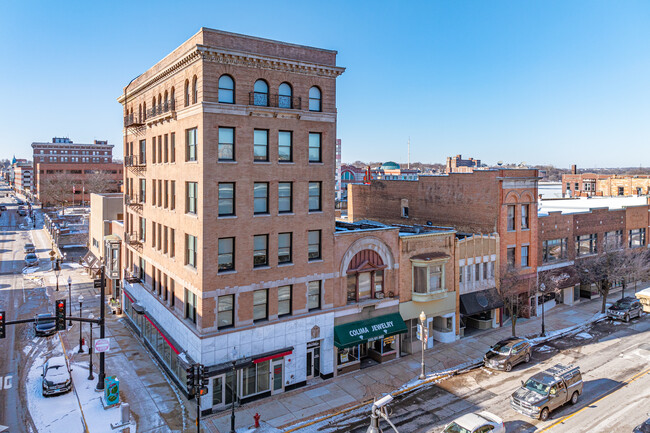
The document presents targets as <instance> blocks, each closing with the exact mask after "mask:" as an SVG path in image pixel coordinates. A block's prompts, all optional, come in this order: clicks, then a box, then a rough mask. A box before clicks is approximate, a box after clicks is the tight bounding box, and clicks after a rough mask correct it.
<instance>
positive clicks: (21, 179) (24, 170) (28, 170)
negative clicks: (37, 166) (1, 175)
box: [11, 158, 34, 197]
mask: <svg viewBox="0 0 650 433" xmlns="http://www.w3.org/2000/svg"><path fill="white" fill-rule="evenodd" d="M14 159H15V158H14ZM11 169H12V174H11V178H12V179H13V183H12V186H13V188H14V191H16V192H17V193H20V194H23V195H25V196H27V197H29V196H31V192H32V188H33V186H32V184H33V172H34V169H33V166H32V163H31V162H30V161H27V160H25V159H20V160H15V162H14V163H13V164H12V165H11Z"/></svg>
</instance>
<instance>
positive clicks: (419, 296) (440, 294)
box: [411, 290, 449, 302]
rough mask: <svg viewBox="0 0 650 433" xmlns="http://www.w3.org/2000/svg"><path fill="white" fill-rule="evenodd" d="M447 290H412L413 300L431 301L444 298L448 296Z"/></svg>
mask: <svg viewBox="0 0 650 433" xmlns="http://www.w3.org/2000/svg"><path fill="white" fill-rule="evenodd" d="M447 293H449V292H447V291H446V290H439V291H437V292H431V293H416V292H411V300H412V301H413V302H430V301H437V300H439V299H444V298H446V297H447Z"/></svg>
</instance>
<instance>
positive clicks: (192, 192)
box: [185, 182, 198, 214]
mask: <svg viewBox="0 0 650 433" xmlns="http://www.w3.org/2000/svg"><path fill="white" fill-rule="evenodd" d="M197 193H198V184H197V182H186V183H185V213H191V214H196V199H197V195H198V194H197Z"/></svg>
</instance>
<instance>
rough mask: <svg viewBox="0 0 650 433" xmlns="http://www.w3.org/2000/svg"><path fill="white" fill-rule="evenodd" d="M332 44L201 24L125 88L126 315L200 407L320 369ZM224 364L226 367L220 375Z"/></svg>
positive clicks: (330, 301) (323, 371) (330, 212)
mask: <svg viewBox="0 0 650 433" xmlns="http://www.w3.org/2000/svg"><path fill="white" fill-rule="evenodd" d="M343 71H344V69H343V68H340V67H338V66H337V65H336V52H335V51H330V50H324V49H318V48H311V47H305V46H300V45H294V44H288V43H283V42H277V41H271V40H266V39H261V38H256V37H251V36H244V35H238V34H233V33H227V32H222V31H218V30H211V29H205V28H202V29H201V30H200V31H199V32H198V33H196V34H195V35H194V36H192V37H191V38H190V39H189V40H187V41H186V42H184V43H183V44H182V45H181V46H179V47H178V48H177V49H175V50H174V51H173V52H172V53H170V54H169V55H168V56H166V57H165V58H164V59H162V60H161V61H160V62H158V63H157V64H156V65H154V66H153V67H152V68H150V69H149V70H147V71H145V72H144V73H143V74H142V75H140V76H139V77H138V78H136V79H135V80H133V81H132V82H131V83H130V84H129V85H128V86H126V87H125V88H124V95H123V96H122V97H120V98H119V102H120V103H122V104H123V106H124V110H125V119H124V121H125V131H124V135H125V149H124V154H125V165H126V167H127V168H126V170H125V176H124V184H125V192H126V203H127V208H126V212H125V237H126V244H127V247H126V251H125V265H126V269H127V270H128V274H127V278H126V282H125V284H124V294H125V299H124V301H125V305H124V308H125V312H126V313H127V315H128V316H129V317H130V318H131V320H132V323H133V324H134V326H135V327H136V329H137V330H138V331H139V332H141V333H142V335H143V336H144V340H145V341H146V342H147V343H148V344H149V346H150V348H152V349H153V351H154V352H155V353H156V354H157V356H158V357H159V358H160V359H161V360H162V362H163V364H164V365H165V366H166V367H167V369H168V371H169V372H170V373H171V375H172V377H173V378H174V379H175V380H176V381H177V382H178V383H179V384H181V386H182V387H183V388H184V386H185V385H184V384H185V371H184V366H186V365H187V363H188V361H192V360H193V361H196V362H201V363H202V364H204V365H205V366H206V367H207V372H208V375H209V376H210V386H209V393H208V395H206V396H204V397H203V398H202V403H201V404H202V408H203V410H219V409H221V408H224V407H226V405H229V404H230V402H231V401H230V398H231V392H230V390H231V389H232V388H233V386H234V387H235V388H236V389H237V395H238V399H240V400H241V401H244V402H245V401H247V400H249V399H253V398H258V397H260V396H265V395H270V394H275V393H278V392H283V391H284V390H287V389H291V388H295V387H297V386H300V385H303V384H305V383H306V382H307V381H308V380H312V379H314V378H317V377H319V376H320V377H329V376H331V375H332V374H333V372H334V351H333V335H332V332H333V329H334V312H333V309H334V303H335V294H334V287H335V275H334V274H333V271H332V269H333V262H334V259H333V251H334V198H335V196H334V194H332V191H333V190H334V182H335V178H334V172H335V145H336V116H337V115H336V77H337V76H339V75H340V74H341V73H342V72H343ZM232 361H235V362H236V367H237V375H236V377H233V375H232Z"/></svg>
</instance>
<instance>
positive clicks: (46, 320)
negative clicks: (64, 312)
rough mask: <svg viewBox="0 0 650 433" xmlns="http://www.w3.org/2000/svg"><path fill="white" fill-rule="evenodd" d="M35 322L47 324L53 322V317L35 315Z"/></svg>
mask: <svg viewBox="0 0 650 433" xmlns="http://www.w3.org/2000/svg"><path fill="white" fill-rule="evenodd" d="M36 323H38V324H49V323H54V317H52V316H47V317H37V318H36Z"/></svg>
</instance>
